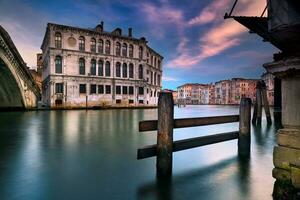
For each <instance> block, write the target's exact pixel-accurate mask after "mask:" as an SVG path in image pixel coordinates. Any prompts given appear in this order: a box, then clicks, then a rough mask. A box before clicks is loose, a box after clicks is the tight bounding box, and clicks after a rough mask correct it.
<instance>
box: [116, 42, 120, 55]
mask: <svg viewBox="0 0 300 200" xmlns="http://www.w3.org/2000/svg"><path fill="white" fill-rule="evenodd" d="M116 55H117V56H120V55H121V44H120V43H119V42H117V43H116Z"/></svg>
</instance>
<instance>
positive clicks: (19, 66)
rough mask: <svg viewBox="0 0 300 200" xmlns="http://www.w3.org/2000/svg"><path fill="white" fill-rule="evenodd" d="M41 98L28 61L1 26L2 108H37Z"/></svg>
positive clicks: (0, 83) (0, 107) (0, 92)
mask: <svg viewBox="0 0 300 200" xmlns="http://www.w3.org/2000/svg"><path fill="white" fill-rule="evenodd" d="M39 98H40V91H39V89H38V87H37V85H36V83H35V81H34V79H33V77H32V76H31V74H30V72H29V70H28V68H27V65H26V63H25V62H24V61H23V59H22V57H21V56H20V54H19V52H18V51H17V49H16V47H15V45H14V43H13V42H12V40H11V38H10V37H9V35H8V33H7V32H6V31H5V30H4V29H3V28H2V26H0V109H15V108H18V109H20V108H35V107H37V101H38V99H39Z"/></svg>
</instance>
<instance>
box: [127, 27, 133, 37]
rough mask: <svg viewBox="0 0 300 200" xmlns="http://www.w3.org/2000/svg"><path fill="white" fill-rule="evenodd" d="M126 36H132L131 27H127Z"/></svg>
mask: <svg viewBox="0 0 300 200" xmlns="http://www.w3.org/2000/svg"><path fill="white" fill-rule="evenodd" d="M128 37H132V28H128Z"/></svg>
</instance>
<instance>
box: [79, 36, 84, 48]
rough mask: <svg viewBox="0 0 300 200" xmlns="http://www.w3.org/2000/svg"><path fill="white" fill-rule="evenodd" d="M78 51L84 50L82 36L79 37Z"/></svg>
mask: <svg viewBox="0 0 300 200" xmlns="http://www.w3.org/2000/svg"><path fill="white" fill-rule="evenodd" d="M79 51H85V39H84V37H83V36H80V37H79Z"/></svg>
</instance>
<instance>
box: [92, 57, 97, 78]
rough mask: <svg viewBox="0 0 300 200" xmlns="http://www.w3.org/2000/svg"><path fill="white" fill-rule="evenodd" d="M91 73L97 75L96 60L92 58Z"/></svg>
mask: <svg viewBox="0 0 300 200" xmlns="http://www.w3.org/2000/svg"><path fill="white" fill-rule="evenodd" d="M91 75H96V60H95V59H92V60H91Z"/></svg>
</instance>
